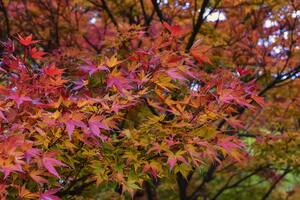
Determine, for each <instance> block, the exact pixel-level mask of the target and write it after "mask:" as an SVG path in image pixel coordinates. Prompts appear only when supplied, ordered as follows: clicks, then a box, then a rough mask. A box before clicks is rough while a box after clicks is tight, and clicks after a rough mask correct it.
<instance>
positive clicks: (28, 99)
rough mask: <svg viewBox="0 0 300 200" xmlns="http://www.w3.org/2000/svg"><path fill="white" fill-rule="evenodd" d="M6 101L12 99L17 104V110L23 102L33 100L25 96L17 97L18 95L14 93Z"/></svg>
mask: <svg viewBox="0 0 300 200" xmlns="http://www.w3.org/2000/svg"><path fill="white" fill-rule="evenodd" d="M8 99H12V100H14V101H15V102H16V104H17V108H19V107H20V105H21V104H23V103H24V102H26V101H28V102H32V101H33V100H32V99H31V98H30V97H28V96H25V95H19V94H18V93H16V92H14V93H12V94H11V95H10V96H9V97H8Z"/></svg>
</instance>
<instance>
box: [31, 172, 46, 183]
mask: <svg viewBox="0 0 300 200" xmlns="http://www.w3.org/2000/svg"><path fill="white" fill-rule="evenodd" d="M41 175H43V172H42V171H40V170H34V171H31V172H30V173H29V176H30V177H31V178H32V179H33V180H34V181H35V182H37V183H40V184H43V183H48V181H47V180H46V179H45V178H43V177H42V176H41Z"/></svg>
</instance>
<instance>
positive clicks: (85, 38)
mask: <svg viewBox="0 0 300 200" xmlns="http://www.w3.org/2000/svg"><path fill="white" fill-rule="evenodd" d="M82 37H83V39H84V40H85V41H86V43H88V45H90V47H92V49H94V50H95V51H96V52H97V53H100V52H101V49H99V48H98V47H97V46H96V45H94V44H93V43H92V42H91V41H90V40H89V39H88V37H87V36H86V35H83V36H82Z"/></svg>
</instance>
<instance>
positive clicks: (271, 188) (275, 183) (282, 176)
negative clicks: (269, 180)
mask: <svg viewBox="0 0 300 200" xmlns="http://www.w3.org/2000/svg"><path fill="white" fill-rule="evenodd" d="M289 172H290V170H289V168H286V169H285V170H284V172H283V174H282V175H281V176H280V177H279V178H278V179H277V180H276V181H275V182H274V183H273V184H272V185H271V187H270V188H269V190H268V191H267V192H266V193H265V194H264V196H263V197H262V198H261V200H266V199H268V197H269V196H270V194H271V193H272V191H273V190H274V189H275V188H276V186H277V184H278V183H279V182H280V181H281V180H282V179H283V178H284V177H285V176H286V175H287V174H288V173H289Z"/></svg>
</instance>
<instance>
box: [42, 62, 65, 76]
mask: <svg viewBox="0 0 300 200" xmlns="http://www.w3.org/2000/svg"><path fill="white" fill-rule="evenodd" d="M43 71H44V73H45V74H47V75H49V76H60V75H62V73H63V71H64V70H63V69H58V68H57V67H55V64H51V65H50V66H49V67H44V68H43Z"/></svg>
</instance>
